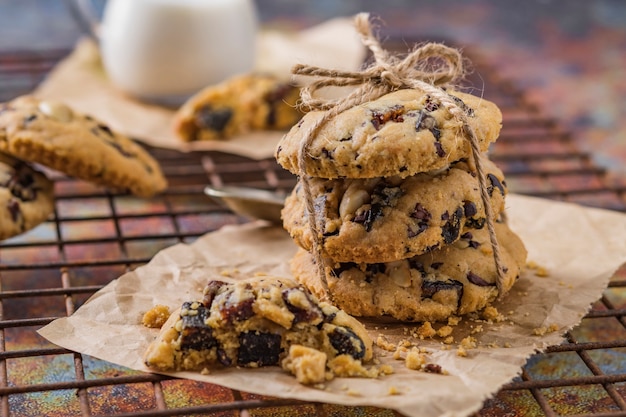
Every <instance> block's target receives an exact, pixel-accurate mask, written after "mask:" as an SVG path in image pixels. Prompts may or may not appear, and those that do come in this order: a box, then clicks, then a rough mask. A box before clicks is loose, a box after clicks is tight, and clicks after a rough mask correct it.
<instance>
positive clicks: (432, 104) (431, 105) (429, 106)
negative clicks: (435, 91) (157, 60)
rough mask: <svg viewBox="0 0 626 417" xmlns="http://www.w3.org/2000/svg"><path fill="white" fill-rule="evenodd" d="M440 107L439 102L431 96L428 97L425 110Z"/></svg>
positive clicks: (433, 109)
mask: <svg viewBox="0 0 626 417" xmlns="http://www.w3.org/2000/svg"><path fill="white" fill-rule="evenodd" d="M438 108H439V103H436V102H434V101H433V99H432V97H431V96H427V97H426V104H425V105H424V110H426V111H435V110H437V109H438Z"/></svg>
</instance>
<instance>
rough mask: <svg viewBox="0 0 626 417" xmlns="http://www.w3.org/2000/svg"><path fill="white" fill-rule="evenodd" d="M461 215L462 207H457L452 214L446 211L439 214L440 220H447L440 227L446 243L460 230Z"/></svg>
mask: <svg viewBox="0 0 626 417" xmlns="http://www.w3.org/2000/svg"><path fill="white" fill-rule="evenodd" d="M462 217H463V207H458V208H457V209H456V211H455V212H454V213H452V215H450V214H449V213H448V212H447V211H446V212H445V213H444V214H443V215H442V216H441V220H447V221H446V223H445V224H444V225H443V226H442V227H441V236H442V237H443V241H444V243H446V244H449V243H452V242H454V241H455V240H456V239H457V238H458V236H459V232H460V231H461V218H462Z"/></svg>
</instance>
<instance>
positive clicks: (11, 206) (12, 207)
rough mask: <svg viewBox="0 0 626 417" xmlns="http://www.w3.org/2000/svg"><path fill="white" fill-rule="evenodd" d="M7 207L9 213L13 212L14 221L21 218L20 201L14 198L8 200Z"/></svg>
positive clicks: (12, 218)
mask: <svg viewBox="0 0 626 417" xmlns="http://www.w3.org/2000/svg"><path fill="white" fill-rule="evenodd" d="M7 209H8V210H9V213H10V214H11V220H13V221H14V222H17V220H18V219H19V218H20V212H21V210H20V203H19V201H17V200H16V199H14V198H12V199H10V200H9V201H8V202H7Z"/></svg>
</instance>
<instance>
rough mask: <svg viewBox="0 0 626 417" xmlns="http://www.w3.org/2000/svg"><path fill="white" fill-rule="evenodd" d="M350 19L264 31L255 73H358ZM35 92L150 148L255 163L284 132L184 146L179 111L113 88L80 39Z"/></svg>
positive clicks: (95, 53) (358, 52) (360, 56)
mask: <svg viewBox="0 0 626 417" xmlns="http://www.w3.org/2000/svg"><path fill="white" fill-rule="evenodd" d="M365 54H366V51H365V48H364V46H363V44H362V43H361V40H360V39H359V37H358V35H357V33H356V31H355V30H354V26H353V23H352V19H349V18H336V19H332V20H329V21H326V22H323V23H321V24H319V25H317V26H314V27H311V28H308V29H305V30H302V31H300V32H284V31H278V30H269V29H268V30H262V31H260V32H259V35H258V39H257V61H256V64H255V70H256V71H259V72H264V73H272V74H275V75H277V76H279V77H282V78H285V79H289V77H290V74H291V67H292V66H293V65H295V64H309V65H317V66H320V67H323V68H337V69H342V70H356V69H358V68H359V67H360V66H361V65H362V64H363V61H364V59H365ZM33 94H34V95H35V96H37V97H39V98H41V99H48V100H55V101H60V102H62V103H65V104H67V105H69V106H70V107H72V108H74V109H75V110H77V111H80V112H81V113H85V114H89V115H91V116H93V117H95V118H97V119H99V120H101V121H103V122H105V123H107V124H108V125H109V126H110V127H111V128H112V129H114V130H116V131H118V132H120V133H124V134H126V135H128V136H130V137H132V138H135V139H138V140H140V141H141V142H143V143H146V144H148V145H152V146H156V147H161V148H170V149H177V150H182V151H188V150H215V151H223V152H228V153H234V154H237V155H242V156H246V157H248V158H253V159H263V158H269V157H271V156H273V155H274V150H275V148H276V145H277V143H278V141H279V140H280V138H281V137H282V136H283V135H284V134H285V132H281V131H257V132H252V133H249V134H245V135H239V136H236V137H233V138H229V139H228V140H220V141H202V142H192V143H188V142H183V141H181V140H180V139H178V138H177V137H176V136H175V134H174V131H173V128H172V119H173V117H174V114H175V109H169V108H166V107H161V106H158V105H154V104H149V103H144V102H141V101H139V100H137V99H135V98H133V97H131V96H129V95H127V94H125V93H123V92H122V91H120V90H118V89H116V88H115V86H113V85H112V83H111V82H110V80H109V79H108V78H107V75H106V73H105V71H104V68H103V66H102V62H101V60H100V53H99V50H98V46H97V45H96V44H95V43H94V42H93V41H91V40H87V39H85V40H82V41H80V42H79V43H78V44H77V46H76V48H75V49H74V51H73V52H72V53H71V54H70V55H69V56H68V57H67V58H65V59H64V60H63V61H61V62H60V63H59V64H58V65H57V66H56V67H55V68H54V69H53V70H52V71H51V72H50V74H49V75H48V76H47V77H46V79H45V80H44V81H43V82H42V83H41V84H40V85H39V86H38V87H37V89H36V90H35V91H33Z"/></svg>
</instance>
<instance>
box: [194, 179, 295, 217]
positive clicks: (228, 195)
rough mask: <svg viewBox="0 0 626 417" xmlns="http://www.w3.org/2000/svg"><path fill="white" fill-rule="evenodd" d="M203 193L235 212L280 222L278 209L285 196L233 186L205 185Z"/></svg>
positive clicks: (279, 209)
mask: <svg viewBox="0 0 626 417" xmlns="http://www.w3.org/2000/svg"><path fill="white" fill-rule="evenodd" d="M204 193H205V194H206V195H208V196H210V197H212V198H213V199H214V200H216V201H218V202H220V203H223V204H224V205H225V206H226V207H228V208H229V209H231V210H232V211H233V212H235V213H236V214H240V215H242V216H246V217H251V218H254V219H262V220H268V221H270V222H272V223H276V224H282V220H281V218H280V211H281V209H282V208H283V206H284V204H285V197H284V196H281V195H279V194H277V193H275V192H272V191H267V190H261V189H258V188H247V187H234V186H224V187H219V188H217V187H211V186H208V185H207V186H206V187H205V188H204Z"/></svg>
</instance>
